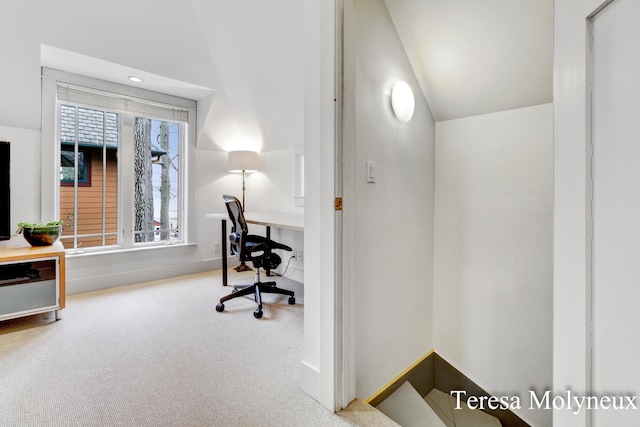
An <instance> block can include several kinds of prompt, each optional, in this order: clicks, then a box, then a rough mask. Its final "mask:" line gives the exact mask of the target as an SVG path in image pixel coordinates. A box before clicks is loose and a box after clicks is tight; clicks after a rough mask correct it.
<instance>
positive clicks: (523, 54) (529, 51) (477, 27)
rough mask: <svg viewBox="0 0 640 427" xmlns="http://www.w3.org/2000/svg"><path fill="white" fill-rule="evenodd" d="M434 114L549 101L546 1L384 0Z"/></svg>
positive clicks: (549, 0) (549, 7)
mask: <svg viewBox="0 0 640 427" xmlns="http://www.w3.org/2000/svg"><path fill="white" fill-rule="evenodd" d="M385 3H386V5H387V9H388V10H389V14H390V15H391V19H392V20H393V22H394V25H395V27H396V30H397V32H398V34H399V36H400V39H401V41H402V44H403V45H404V47H405V50H406V52H407V56H408V57H409V61H410V62H411V64H412V66H413V69H414V71H415V74H416V77H417V79H418V82H419V84H420V86H421V89H422V91H423V93H424V95H425V98H426V100H427V103H428V104H429V107H430V109H431V112H432V114H433V117H434V119H435V120H436V121H442V120H451V119H456V118H461V117H468V116H474V115H478V114H487V113H492V112H497V111H504V110H509V109H513V108H520V107H527V106H531V105H538V104H545V103H550V102H552V99H553V98H552V67H553V0H483V1H478V0H385Z"/></svg>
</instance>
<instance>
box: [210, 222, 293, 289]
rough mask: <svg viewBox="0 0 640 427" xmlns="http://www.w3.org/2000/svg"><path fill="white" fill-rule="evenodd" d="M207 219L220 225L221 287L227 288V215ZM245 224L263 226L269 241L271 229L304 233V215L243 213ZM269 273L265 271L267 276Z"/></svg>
mask: <svg viewBox="0 0 640 427" xmlns="http://www.w3.org/2000/svg"><path fill="white" fill-rule="evenodd" d="M206 216H207V218H213V219H219V220H220V222H221V223H222V240H223V242H222V285H223V286H227V245H228V243H227V220H229V214H228V213H210V214H207V215H206ZM244 220H245V221H247V224H256V225H263V226H265V227H266V228H267V235H266V238H267V239H271V227H276V228H284V229H287V230H296V231H304V214H298V213H291V212H244ZM269 273H270V271H269V270H267V275H269Z"/></svg>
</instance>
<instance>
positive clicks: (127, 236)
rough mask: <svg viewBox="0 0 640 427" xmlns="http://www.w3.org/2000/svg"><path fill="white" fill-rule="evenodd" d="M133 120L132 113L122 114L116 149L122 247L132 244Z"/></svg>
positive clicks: (128, 246) (133, 195)
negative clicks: (118, 143) (119, 142)
mask: <svg viewBox="0 0 640 427" xmlns="http://www.w3.org/2000/svg"><path fill="white" fill-rule="evenodd" d="M134 120H135V117H134V115H133V114H125V113H123V114H122V131H121V139H120V141H121V142H122V144H121V146H120V147H119V150H118V168H119V173H120V176H121V177H122V179H120V180H118V186H119V190H120V191H119V194H120V200H119V202H118V206H119V210H118V214H119V215H120V221H121V222H120V223H121V224H122V235H121V236H120V238H121V239H122V247H123V248H131V247H132V246H133V242H134V238H133V217H134V212H133V203H132V200H134V197H135V194H133V193H134V187H135V186H134V179H135V177H134V173H135V172H134V169H135V168H134V164H133V162H134V158H135V153H134V141H133V138H134V131H133V126H134Z"/></svg>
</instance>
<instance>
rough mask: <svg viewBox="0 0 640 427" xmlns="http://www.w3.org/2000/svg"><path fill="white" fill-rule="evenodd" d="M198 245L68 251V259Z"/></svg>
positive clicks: (185, 244)
mask: <svg viewBox="0 0 640 427" xmlns="http://www.w3.org/2000/svg"><path fill="white" fill-rule="evenodd" d="M196 246H198V244H197V243H172V244H165V245H149V246H140V247H133V248H122V247H120V246H113V248H112V249H103V250H93V251H92V250H88V251H81V252H78V250H77V249H67V250H66V257H67V258H84V257H93V256H96V255H111V254H114V255H115V254H128V253H135V252H147V251H162V250H167V249H171V248H173V249H178V248H189V247H194V248H195V247H196Z"/></svg>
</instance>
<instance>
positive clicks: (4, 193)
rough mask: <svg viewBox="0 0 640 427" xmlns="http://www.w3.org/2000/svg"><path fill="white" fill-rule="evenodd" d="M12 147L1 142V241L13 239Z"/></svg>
mask: <svg viewBox="0 0 640 427" xmlns="http://www.w3.org/2000/svg"><path fill="white" fill-rule="evenodd" d="M10 153H11V151H10V145H9V143H8V142H6V141H0V240H9V239H10V238H11V229H10V228H11V224H10V223H9V222H10V220H11V206H10V203H9V202H10V200H11V197H10V193H9V191H10V188H9V160H10Z"/></svg>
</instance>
